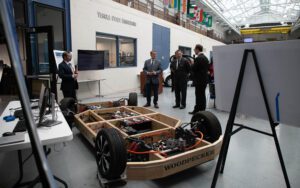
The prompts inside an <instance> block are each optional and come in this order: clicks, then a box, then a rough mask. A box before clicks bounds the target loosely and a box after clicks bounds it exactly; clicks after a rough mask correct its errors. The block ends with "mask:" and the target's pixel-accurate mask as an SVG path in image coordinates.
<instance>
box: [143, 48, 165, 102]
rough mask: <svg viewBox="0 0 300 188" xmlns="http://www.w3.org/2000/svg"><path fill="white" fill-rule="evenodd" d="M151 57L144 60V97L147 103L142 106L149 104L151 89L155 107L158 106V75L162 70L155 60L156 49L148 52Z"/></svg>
mask: <svg viewBox="0 0 300 188" xmlns="http://www.w3.org/2000/svg"><path fill="white" fill-rule="evenodd" d="M150 56H151V59H148V60H146V61H145V65H144V69H143V71H144V73H145V75H146V97H147V103H146V104H145V105H144V107H149V106H150V105H151V90H153V95H154V99H153V103H154V107H155V108H159V107H158V104H157V101H158V86H159V75H160V73H161V72H162V69H161V65H160V62H159V61H158V60H156V51H154V50H152V51H151V52H150Z"/></svg>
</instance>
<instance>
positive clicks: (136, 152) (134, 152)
mask: <svg viewBox="0 0 300 188" xmlns="http://www.w3.org/2000/svg"><path fill="white" fill-rule="evenodd" d="M127 152H128V153H133V154H137V155H142V154H154V153H158V154H160V155H162V156H163V157H168V155H167V154H165V153H163V152H160V151H153V150H152V151H132V150H127Z"/></svg>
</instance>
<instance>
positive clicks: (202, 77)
mask: <svg viewBox="0 0 300 188" xmlns="http://www.w3.org/2000/svg"><path fill="white" fill-rule="evenodd" d="M208 67H209V61H208V59H207V57H206V56H205V55H204V54H202V53H201V54H200V55H198V57H196V59H195V62H194V65H193V66H192V71H193V78H194V84H195V85H204V84H207V83H208V74H207V72H208Z"/></svg>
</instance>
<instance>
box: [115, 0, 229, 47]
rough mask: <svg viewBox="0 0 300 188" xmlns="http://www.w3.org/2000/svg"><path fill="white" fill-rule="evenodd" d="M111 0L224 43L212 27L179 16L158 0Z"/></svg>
mask: <svg viewBox="0 0 300 188" xmlns="http://www.w3.org/2000/svg"><path fill="white" fill-rule="evenodd" d="M113 1H115V2H118V3H120V4H123V5H126V6H129V7H131V8H134V9H136V10H139V11H142V12H144V13H146V14H151V15H153V16H155V17H157V18H160V19H163V20H166V21H168V22H171V23H174V24H177V25H180V26H182V27H184V28H186V29H189V30H191V31H194V32H196V33H199V34H202V35H205V36H207V37H210V38H212V39H215V40H217V41H220V42H224V43H225V41H224V38H222V37H220V36H219V35H218V34H217V33H215V32H214V30H213V29H211V30H208V29H207V28H206V27H204V26H201V25H200V24H197V23H195V22H194V21H192V20H191V19H190V18H185V17H181V15H180V14H178V13H176V12H175V11H173V10H174V9H168V8H165V7H163V6H162V2H161V1H159V0H157V1H156V0H155V1H156V2H158V3H160V4H155V3H154V2H153V1H150V0H113ZM142 1H143V2H142Z"/></svg>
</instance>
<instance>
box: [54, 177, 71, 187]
mask: <svg viewBox="0 0 300 188" xmlns="http://www.w3.org/2000/svg"><path fill="white" fill-rule="evenodd" d="M53 177H54V179H55V180H56V181H58V182H60V183H61V184H63V185H64V186H65V188H68V185H67V183H66V182H64V181H63V180H62V179H60V178H58V177H56V176H53Z"/></svg>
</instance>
